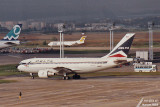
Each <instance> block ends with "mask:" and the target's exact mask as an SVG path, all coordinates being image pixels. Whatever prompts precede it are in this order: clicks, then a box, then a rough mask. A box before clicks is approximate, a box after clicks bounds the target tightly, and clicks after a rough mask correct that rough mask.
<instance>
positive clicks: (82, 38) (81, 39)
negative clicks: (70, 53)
mask: <svg viewBox="0 0 160 107" xmlns="http://www.w3.org/2000/svg"><path fill="white" fill-rule="evenodd" d="M86 37H87V36H82V37H81V38H80V40H78V41H77V43H78V44H82V43H84V41H85V39H86Z"/></svg>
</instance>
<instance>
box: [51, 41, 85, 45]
mask: <svg viewBox="0 0 160 107" xmlns="http://www.w3.org/2000/svg"><path fill="white" fill-rule="evenodd" d="M83 43H84V42H79V41H65V42H62V43H61V44H62V45H64V46H73V45H77V44H83ZM48 45H49V46H60V42H50V43H49V44H48Z"/></svg>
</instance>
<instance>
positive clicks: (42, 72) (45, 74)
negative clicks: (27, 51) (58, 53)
mask: <svg viewBox="0 0 160 107" xmlns="http://www.w3.org/2000/svg"><path fill="white" fill-rule="evenodd" d="M57 72H58V71H56V70H54V69H46V70H40V71H39V72H38V76H39V77H40V78H48V76H53V75H55V74H56V73H57Z"/></svg>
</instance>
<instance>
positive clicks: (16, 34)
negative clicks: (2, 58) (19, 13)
mask: <svg viewBox="0 0 160 107" xmlns="http://www.w3.org/2000/svg"><path fill="white" fill-rule="evenodd" d="M21 27H22V25H21V24H18V25H15V26H14V27H13V29H12V30H11V31H10V32H9V33H8V34H7V35H6V36H5V37H4V38H3V40H17V39H18V37H19V34H20V32H21Z"/></svg>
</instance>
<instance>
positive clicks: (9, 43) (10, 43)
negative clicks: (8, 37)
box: [5, 42, 15, 45]
mask: <svg viewBox="0 0 160 107" xmlns="http://www.w3.org/2000/svg"><path fill="white" fill-rule="evenodd" d="M5 44H7V45H14V44H15V43H13V42H6V43H5Z"/></svg>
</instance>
